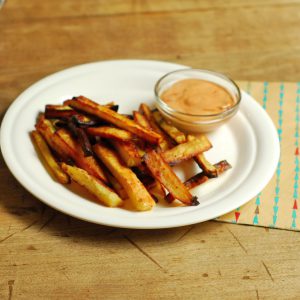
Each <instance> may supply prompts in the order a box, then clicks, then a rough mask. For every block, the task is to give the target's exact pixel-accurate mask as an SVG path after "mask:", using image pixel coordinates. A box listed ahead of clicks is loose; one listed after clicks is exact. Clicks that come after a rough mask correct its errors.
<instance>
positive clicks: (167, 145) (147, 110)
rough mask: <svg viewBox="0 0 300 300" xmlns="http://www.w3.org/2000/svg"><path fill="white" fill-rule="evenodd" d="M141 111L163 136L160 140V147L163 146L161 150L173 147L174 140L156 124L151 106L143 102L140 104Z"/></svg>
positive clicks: (153, 127) (154, 128) (152, 126)
mask: <svg viewBox="0 0 300 300" xmlns="http://www.w3.org/2000/svg"><path fill="white" fill-rule="evenodd" d="M140 112H141V113H143V115H144V116H145V118H146V119H147V121H148V123H149V124H150V126H151V128H152V129H153V130H154V131H155V132H157V133H158V134H159V135H160V136H161V140H160V142H159V147H160V148H161V150H162V151H166V150H168V149H170V148H172V146H173V145H172V142H171V141H170V140H169V139H168V137H167V136H166V134H165V133H164V132H163V131H162V130H161V129H160V128H159V126H158V125H157V124H156V122H155V120H154V118H153V116H152V112H151V110H150V108H149V106H148V105H147V104H145V103H142V104H141V105H140Z"/></svg>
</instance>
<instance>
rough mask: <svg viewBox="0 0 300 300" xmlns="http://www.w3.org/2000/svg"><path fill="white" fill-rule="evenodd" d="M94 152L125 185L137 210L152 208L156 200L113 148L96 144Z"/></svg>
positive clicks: (129, 198) (129, 197)
mask: <svg viewBox="0 0 300 300" xmlns="http://www.w3.org/2000/svg"><path fill="white" fill-rule="evenodd" d="M94 152H95V153H96V155H97V156H98V157H99V158H100V159H101V160H102V162H103V163H104V164H105V165H106V167H107V168H108V169H109V170H110V172H111V173H112V174H113V175H114V176H115V177H116V179H117V180H118V181H119V183H120V184H121V185H122V186H123V187H124V189H125V190H126V193H127V194H128V200H130V201H131V204H132V205H133V207H134V208H135V209H136V210H138V211H145V210H150V209H152V207H153V206H154V205H155V202H154V200H153V199H152V197H151V196H150V194H149V193H148V191H147V190H146V188H145V187H144V185H143V184H142V183H141V181H140V180H139V179H138V178H137V176H136V175H135V174H134V172H133V171H132V170H131V169H129V168H127V167H125V166H124V165H123V164H122V162H121V161H120V159H119V157H118V156H117V154H116V153H115V152H114V151H113V150H111V149H109V148H108V147H106V146H104V145H100V144H96V145H95V146H94Z"/></svg>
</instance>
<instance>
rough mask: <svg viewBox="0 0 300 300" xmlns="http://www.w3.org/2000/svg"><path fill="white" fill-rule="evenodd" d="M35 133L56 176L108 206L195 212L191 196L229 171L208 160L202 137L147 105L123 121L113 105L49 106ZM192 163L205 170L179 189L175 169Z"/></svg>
mask: <svg viewBox="0 0 300 300" xmlns="http://www.w3.org/2000/svg"><path fill="white" fill-rule="evenodd" d="M35 128H36V130H34V131H32V132H31V137H32V141H33V143H34V145H35V148H36V150H37V151H38V154H39V155H40V157H41V158H42V159H43V161H44V162H45V164H46V166H47V168H48V170H50V172H51V174H52V175H53V177H54V178H55V179H56V180H57V181H58V182H60V183H62V184H68V183H70V182H71V181H73V182H76V183H78V184H79V185H80V186H82V187H83V188H85V189H86V190H87V191H88V192H90V193H91V194H93V195H94V196H95V198H96V199H97V200H99V202H100V203H102V204H104V205H106V206H109V207H119V206H123V205H124V204H125V203H126V202H127V203H129V204H130V205H129V207H131V208H132V209H134V210H136V211H146V210H151V209H152V208H153V207H154V206H155V203H156V202H158V201H167V202H168V203H171V202H173V201H175V200H176V199H177V201H178V200H179V201H180V202H181V203H182V204H183V205H198V204H199V202H198V200H197V197H195V196H193V195H192V194H191V193H190V189H192V188H193V187H195V186H198V185H200V184H203V183H204V182H206V181H207V180H208V179H209V178H213V177H217V176H218V175H219V174H221V173H223V172H224V171H226V170H228V169H229V168H230V165H229V163H228V162H227V161H220V162H219V163H217V164H215V165H213V164H211V163H210V162H209V161H207V159H206V158H205V156H204V152H205V151H207V150H209V149H210V148H211V147H212V145H211V143H210V141H209V140H208V138H207V137H206V136H205V135H201V136H200V137H195V136H193V135H186V134H185V133H183V132H181V131H180V130H178V129H177V128H176V127H174V126H173V125H172V124H171V123H170V122H168V121H167V120H165V119H164V118H163V117H162V115H161V114H160V112H159V111H157V110H154V111H152V110H151V109H150V108H149V107H148V106H147V105H146V104H141V105H140V108H139V111H133V114H132V115H124V114H120V113H118V105H116V104H115V103H108V104H105V105H100V104H98V103H96V102H94V101H92V100H90V99H88V98H86V97H83V96H79V97H74V98H72V99H71V100H66V101H64V103H63V104H62V105H46V107H45V112H44V113H41V114H40V115H39V116H38V120H37V123H36V125H35ZM189 159H193V160H194V161H195V162H196V163H197V164H198V165H199V167H200V168H201V170H199V171H200V172H199V173H198V174H196V175H195V176H193V177H192V178H190V179H188V180H187V181H186V182H182V181H181V180H180V179H179V178H178V177H177V175H176V174H175V173H174V171H173V170H172V166H174V165H176V164H179V163H180V162H182V161H186V160H189Z"/></svg>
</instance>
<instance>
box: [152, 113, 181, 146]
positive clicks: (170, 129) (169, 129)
mask: <svg viewBox="0 0 300 300" xmlns="http://www.w3.org/2000/svg"><path fill="white" fill-rule="evenodd" d="M152 115H153V118H154V120H155V121H156V123H157V124H158V125H159V126H160V127H161V128H162V130H164V131H165V132H166V133H167V134H168V135H169V136H170V137H171V138H172V139H173V140H174V141H175V142H176V143H177V144H182V143H185V142H186V137H185V134H184V133H183V132H181V131H179V130H178V129H177V128H176V127H175V126H173V125H172V124H171V123H170V122H168V121H167V120H165V119H164V118H163V116H162V115H161V113H160V112H159V111H158V110H155V111H153V113H152Z"/></svg>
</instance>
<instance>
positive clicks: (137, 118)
mask: <svg viewBox="0 0 300 300" xmlns="http://www.w3.org/2000/svg"><path fill="white" fill-rule="evenodd" d="M133 119H134V121H135V122H136V123H138V124H139V125H141V126H142V127H144V128H147V129H151V126H150V123H149V122H148V120H147V118H146V117H145V116H144V115H142V114H141V113H140V112H138V111H136V110H135V111H133Z"/></svg>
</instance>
